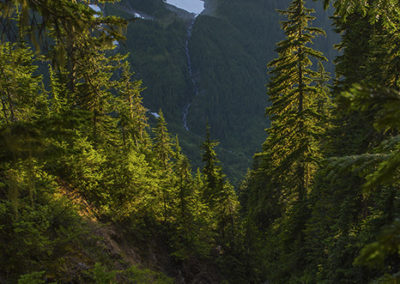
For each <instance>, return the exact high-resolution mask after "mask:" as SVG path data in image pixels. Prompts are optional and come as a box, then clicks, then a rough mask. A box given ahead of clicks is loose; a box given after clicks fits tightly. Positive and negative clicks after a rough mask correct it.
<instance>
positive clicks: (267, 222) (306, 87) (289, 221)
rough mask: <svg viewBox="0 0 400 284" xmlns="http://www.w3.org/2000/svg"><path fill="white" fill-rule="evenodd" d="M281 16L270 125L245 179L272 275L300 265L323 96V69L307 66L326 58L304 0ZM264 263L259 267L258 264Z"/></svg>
mask: <svg viewBox="0 0 400 284" xmlns="http://www.w3.org/2000/svg"><path fill="white" fill-rule="evenodd" d="M279 12H280V13H281V14H282V15H284V16H286V17H287V20H286V21H283V22H282V29H283V31H284V33H285V35H286V38H285V39H284V40H282V41H281V42H279V43H278V44H277V49H276V51H277V52H278V58H276V59H275V60H273V61H271V62H270V63H269V64H268V67H269V68H270V71H269V73H270V74H271V77H270V82H269V84H268V86H267V87H268V96H269V101H270V103H271V105H270V106H269V107H268V108H267V109H266V113H267V115H268V117H269V119H270V122H271V126H270V127H269V128H268V129H267V133H268V138H267V139H266V141H265V142H264V144H263V151H262V152H261V153H259V154H257V155H256V156H255V169H254V170H253V171H252V173H251V177H250V179H249V181H248V185H247V187H248V189H247V190H248V191H249V193H248V194H249V195H250V198H249V201H248V205H247V206H248V207H249V208H248V209H247V210H248V211H249V217H250V218H251V219H252V221H250V222H253V221H254V222H255V223H256V224H257V225H258V227H259V228H260V229H261V230H262V231H268V232H269V234H268V239H267V240H266V242H267V244H266V245H267V248H266V250H267V251H268V252H267V253H266V258H267V261H266V265H267V267H266V269H267V273H269V278H270V279H271V280H272V281H283V280H284V279H288V277H289V276H288V275H289V272H290V274H292V275H296V274H301V273H302V267H304V259H303V255H304V253H305V252H304V251H303V242H304V234H303V230H304V226H305V220H306V219H307V217H308V215H309V213H308V209H307V199H308V195H309V193H310V191H311V190H312V185H313V178H314V174H315V171H316V170H317V168H318V164H319V162H320V160H321V159H322V155H321V142H320V140H321V136H322V135H323V134H324V131H325V130H324V128H325V126H326V125H325V120H324V118H323V115H324V114H325V113H326V102H328V101H329V98H328V92H327V91H326V88H325V87H324V86H325V84H326V83H325V82H326V80H327V77H326V73H325V72H324V71H323V69H321V68H320V71H319V72H318V71H316V69H317V68H312V63H313V62H318V61H324V60H326V59H325V57H324V56H323V54H322V53H321V52H319V51H316V50H314V49H312V48H311V44H312V40H313V39H314V38H315V36H317V35H323V34H324V31H322V30H321V29H319V28H315V27H311V26H309V24H310V22H311V21H313V20H314V19H315V18H314V17H313V16H311V14H312V13H313V12H314V11H313V10H312V9H308V8H306V7H305V1H304V0H293V1H292V2H291V4H290V5H289V7H288V9H287V10H285V11H279ZM320 66H321V65H320ZM264 269H265V268H264Z"/></svg>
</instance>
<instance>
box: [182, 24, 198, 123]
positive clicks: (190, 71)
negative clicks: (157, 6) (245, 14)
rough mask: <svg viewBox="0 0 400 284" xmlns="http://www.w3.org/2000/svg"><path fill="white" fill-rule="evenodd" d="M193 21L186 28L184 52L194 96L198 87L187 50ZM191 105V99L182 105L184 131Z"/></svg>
mask: <svg viewBox="0 0 400 284" xmlns="http://www.w3.org/2000/svg"><path fill="white" fill-rule="evenodd" d="M195 22H196V18H194V19H193V20H192V21H191V22H190V25H189V27H188V30H187V38H186V42H185V53H186V59H187V66H188V74H189V78H190V80H191V82H192V87H193V94H194V96H197V95H198V94H199V88H198V86H197V83H196V80H195V79H194V76H193V68H192V59H191V57H190V51H189V41H190V39H191V37H192V31H193V26H194V23H195ZM191 106H192V101H191V100H190V101H189V102H188V103H187V104H186V105H185V106H184V108H183V112H182V120H183V127H184V128H185V129H186V131H189V130H190V129H189V126H188V122H187V117H188V114H189V110H190V107H191Z"/></svg>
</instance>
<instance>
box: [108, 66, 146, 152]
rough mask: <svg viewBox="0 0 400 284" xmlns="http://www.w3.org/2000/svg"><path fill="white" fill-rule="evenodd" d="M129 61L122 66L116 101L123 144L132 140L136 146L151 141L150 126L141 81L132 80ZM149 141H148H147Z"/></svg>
mask: <svg viewBox="0 0 400 284" xmlns="http://www.w3.org/2000/svg"><path fill="white" fill-rule="evenodd" d="M129 69H130V66H129V63H128V62H124V64H123V66H122V74H121V78H120V80H119V81H118V91H119V93H120V95H119V99H118V100H117V101H116V103H117V106H116V108H117V110H118V115H119V126H120V127H121V133H122V140H123V144H124V145H127V144H129V143H130V142H129V141H131V143H134V145H135V146H136V148H138V146H139V145H140V144H143V143H144V144H146V143H149V142H148V141H147V140H148V139H147V138H148V137H147V136H148V135H147V132H146V128H147V127H148V123H147V117H146V108H145V107H144V106H143V105H142V97H141V94H140V93H141V91H142V90H143V89H142V87H141V84H142V82H141V81H133V82H132V81H131V80H132V73H131V72H130V70H129ZM146 141H147V142H146Z"/></svg>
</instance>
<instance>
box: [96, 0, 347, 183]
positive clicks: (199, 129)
mask: <svg viewBox="0 0 400 284" xmlns="http://www.w3.org/2000/svg"><path fill="white" fill-rule="evenodd" d="M191 1H193V2H196V1H200V0H182V2H191ZM178 2H179V1H178ZM289 3H290V1H289V0H267V1H265V0H247V1H243V0H230V1H222V0H206V1H205V8H206V9H205V10H204V11H203V13H201V14H200V15H198V16H197V17H196V18H194V17H193V16H192V15H190V14H189V12H186V11H184V10H180V11H178V12H177V11H175V10H171V9H169V8H170V7H168V6H166V5H165V3H164V2H163V1H161V0H146V1H143V0H121V1H120V2H118V3H116V4H113V5H104V8H102V10H103V12H104V13H105V14H107V15H115V16H119V17H123V18H127V19H129V18H132V16H133V15H135V13H137V14H140V15H143V18H139V19H137V21H135V22H134V23H131V24H129V25H128V27H127V32H126V41H124V42H121V44H120V46H119V51H120V52H122V53H125V52H128V53H130V55H129V56H128V61H129V62H130V63H131V65H132V69H133V70H134V71H135V73H136V76H137V78H140V80H143V84H144V85H145V86H146V89H145V90H143V92H142V96H143V104H144V106H145V107H146V108H148V109H150V110H151V111H153V112H154V111H158V109H160V108H162V110H163V113H164V115H165V118H166V120H167V121H168V126H169V129H170V131H171V132H172V133H174V134H178V135H179V139H180V142H181V146H182V149H183V151H184V152H185V154H186V155H187V156H188V158H190V161H191V164H192V165H193V166H194V167H201V166H202V161H201V155H200V152H199V151H198V145H199V144H200V143H201V141H202V140H203V137H204V129H205V127H206V124H207V123H208V124H209V125H210V127H211V129H210V131H211V135H212V136H213V137H214V138H215V139H217V140H218V141H219V142H220V145H219V147H218V154H219V158H220V160H221V164H222V165H223V167H224V172H225V173H226V175H227V176H228V177H229V179H230V181H231V182H232V183H233V184H234V185H238V184H239V183H240V181H241V180H242V178H243V176H244V175H245V174H246V170H247V168H249V167H251V164H252V156H253V154H254V152H255V151H258V150H259V149H261V147H260V145H261V143H262V142H263V140H264V139H265V133H264V129H265V128H267V126H268V120H267V119H265V117H264V112H265V107H266V106H267V100H266V96H265V84H266V83H267V82H268V78H269V76H268V74H266V66H265V65H266V62H269V61H270V60H272V59H273V58H274V57H275V56H276V53H275V51H274V49H275V43H276V42H277V41H279V40H281V39H283V36H284V34H283V32H282V30H281V29H280V25H279V21H280V20H281V19H280V16H279V14H278V13H277V12H276V9H285V8H286V7H287V6H288V5H289ZM309 5H310V7H311V8H315V10H316V14H317V15H318V18H317V19H316V21H315V24H316V25H318V26H320V27H322V28H324V29H325V30H326V36H324V37H319V38H316V40H315V45H316V47H317V48H318V49H320V50H321V51H323V52H324V55H325V56H326V57H327V58H328V59H329V61H328V62H327V64H326V69H327V70H328V71H329V72H331V73H333V71H334V66H333V59H334V58H335V56H336V50H335V49H334V48H333V45H334V44H335V43H337V42H339V36H338V35H337V34H336V33H335V32H334V31H333V27H332V26H331V20H330V19H329V15H331V14H332V13H333V9H332V8H330V9H328V10H327V11H325V10H324V9H323V6H322V4H321V3H320V2H313V1H311V2H310V3H309ZM189 29H190V34H188V33H189ZM188 56H189V57H190V60H191V66H188V62H187V61H188V58H187V57H188ZM189 68H190V69H191V71H192V74H188V73H189V72H188V69H189ZM194 85H195V86H194ZM188 104H190V108H189V109H188V110H187V114H186V120H187V121H186V126H187V128H188V129H185V127H184V123H183V121H182V116H183V115H182V113H183V111H184V109H185V107H187V106H188ZM149 122H150V124H151V123H153V120H152V119H150V121H149Z"/></svg>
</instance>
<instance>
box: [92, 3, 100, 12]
mask: <svg viewBox="0 0 400 284" xmlns="http://www.w3.org/2000/svg"><path fill="white" fill-rule="evenodd" d="M89 7H90V8H91V9H92V10H93V11H95V12H97V13H101V9H100V7H99V6H97V5H95V4H89Z"/></svg>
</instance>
